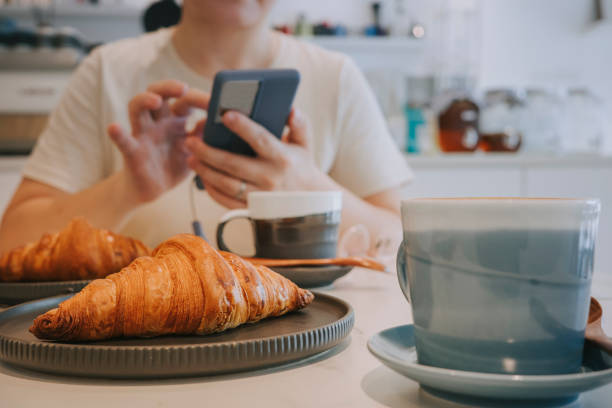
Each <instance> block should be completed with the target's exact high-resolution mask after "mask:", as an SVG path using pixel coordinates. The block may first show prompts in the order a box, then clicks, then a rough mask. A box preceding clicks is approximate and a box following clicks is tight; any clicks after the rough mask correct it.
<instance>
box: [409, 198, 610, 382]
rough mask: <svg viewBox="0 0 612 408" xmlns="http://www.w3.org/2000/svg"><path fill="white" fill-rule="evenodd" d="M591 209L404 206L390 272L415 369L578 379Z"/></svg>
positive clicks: (567, 204) (592, 235) (593, 220)
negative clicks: (408, 321) (407, 306)
mask: <svg viewBox="0 0 612 408" xmlns="http://www.w3.org/2000/svg"><path fill="white" fill-rule="evenodd" d="M599 210H600V204H599V201H598V200H580V199H510V198H508V199H506V198H500V199H416V200H408V201H404V202H403V203H402V223H403V227H404V241H403V243H402V245H401V247H400V251H399V254H398V259H397V261H398V271H397V273H398V277H399V281H400V286H401V288H402V290H403V291H404V294H405V295H406V296H407V298H409V300H410V301H411V304H412V313H413V320H414V327H415V340H416V351H417V356H418V359H419V362H420V363H421V364H426V365H432V366H437V367H444V368H451V369H459V370H468V371H478V372H491V373H506V374H563V373H575V372H577V371H578V370H579V369H580V367H581V362H582V348H583V344H584V331H585V327H586V322H587V316H588V310H589V300H590V289H591V277H592V274H593V258H594V256H593V255H594V250H595V239H596V235H597V225H598V220H599Z"/></svg>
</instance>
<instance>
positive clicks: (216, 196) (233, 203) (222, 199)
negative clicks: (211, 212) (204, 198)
mask: <svg viewBox="0 0 612 408" xmlns="http://www.w3.org/2000/svg"><path fill="white" fill-rule="evenodd" d="M205 187H206V191H207V192H208V194H209V195H210V196H211V198H212V199H213V200H215V201H216V202H218V203H219V204H221V205H222V206H224V207H226V208H231V209H234V208H244V207H246V205H245V203H244V202H242V201H238V200H236V199H233V198H232V197H228V196H226V195H225V194H223V193H222V192H221V191H219V190H217V189H216V188H215V187H213V186H207V185H206V184H205Z"/></svg>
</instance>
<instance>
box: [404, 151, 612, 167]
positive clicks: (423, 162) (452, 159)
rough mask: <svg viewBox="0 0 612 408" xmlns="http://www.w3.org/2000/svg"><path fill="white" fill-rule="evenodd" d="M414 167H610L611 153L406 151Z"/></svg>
mask: <svg viewBox="0 0 612 408" xmlns="http://www.w3.org/2000/svg"><path fill="white" fill-rule="evenodd" d="M405 157H406V160H407V161H408V163H409V164H410V165H411V166H412V167H414V168H457V167H464V168H466V167H470V168H476V167H477V168H492V167H497V168H519V167H550V168H556V167H563V168H568V167H587V168H602V167H603V168H612V156H609V155H599V154H567V155H552V154H551V155H544V154H528V153H522V154H513V153H481V152H476V153H449V154H438V155H431V156H428V155H412V154H406V155H405Z"/></svg>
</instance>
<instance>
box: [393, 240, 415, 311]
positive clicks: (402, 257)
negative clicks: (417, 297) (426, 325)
mask: <svg viewBox="0 0 612 408" xmlns="http://www.w3.org/2000/svg"><path fill="white" fill-rule="evenodd" d="M396 268H397V280H398V281H399V285H400V288H401V289H402V293H403V294H404V297H405V298H406V300H407V301H408V303H412V302H411V301H410V288H409V287H408V281H407V280H406V275H407V271H406V246H405V245H404V242H403V241H402V243H401V244H400V247H399V250H398V251H397V260H396Z"/></svg>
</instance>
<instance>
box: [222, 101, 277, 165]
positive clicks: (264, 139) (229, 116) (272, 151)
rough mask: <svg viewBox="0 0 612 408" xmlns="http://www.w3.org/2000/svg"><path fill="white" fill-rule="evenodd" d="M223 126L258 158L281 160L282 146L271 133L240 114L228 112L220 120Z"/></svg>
mask: <svg viewBox="0 0 612 408" xmlns="http://www.w3.org/2000/svg"><path fill="white" fill-rule="evenodd" d="M221 119H222V121H223V124H224V125H225V126H226V127H227V128H228V129H229V130H231V131H232V132H234V133H236V134H237V135H238V136H239V137H240V138H242V139H243V140H244V141H245V142H247V143H248V144H249V146H251V148H252V149H253V150H254V151H255V153H257V155H258V156H259V157H263V158H265V159H268V160H272V161H279V160H283V158H284V152H283V145H282V143H281V141H280V140H278V139H277V138H276V137H274V135H272V133H270V132H268V130H267V129H266V128H264V127H263V126H261V125H260V124H259V123H256V122H254V121H253V120H251V119H250V118H248V117H246V116H245V115H243V114H242V113H239V112H235V111H229V112H227V113H225V114H224V115H223V117H222V118H221Z"/></svg>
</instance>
